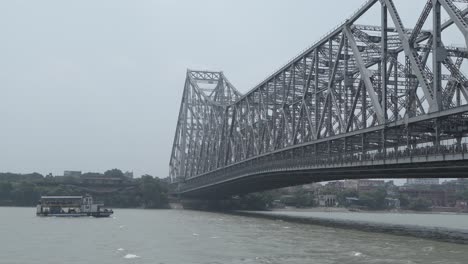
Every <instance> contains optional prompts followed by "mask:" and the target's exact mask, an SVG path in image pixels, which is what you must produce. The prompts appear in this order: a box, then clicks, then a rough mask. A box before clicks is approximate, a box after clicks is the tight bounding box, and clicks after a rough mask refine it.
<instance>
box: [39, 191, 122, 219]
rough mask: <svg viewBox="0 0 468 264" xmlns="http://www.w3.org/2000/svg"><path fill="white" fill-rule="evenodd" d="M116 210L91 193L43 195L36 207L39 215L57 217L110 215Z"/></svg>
mask: <svg viewBox="0 0 468 264" xmlns="http://www.w3.org/2000/svg"><path fill="white" fill-rule="evenodd" d="M113 213H114V211H113V210H112V209H109V208H105V207H104V204H103V203H99V202H94V201H93V197H92V196H91V195H89V194H87V195H85V196H41V199H40V200H39V203H38V204H37V207H36V215H37V216H57V217H80V216H93V217H109V216H110V215H112V214H113Z"/></svg>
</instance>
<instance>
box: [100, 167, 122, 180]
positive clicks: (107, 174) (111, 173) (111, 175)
mask: <svg viewBox="0 0 468 264" xmlns="http://www.w3.org/2000/svg"><path fill="white" fill-rule="evenodd" d="M104 176H105V177H109V178H124V177H125V176H124V173H123V172H122V171H121V170H119V169H112V170H108V171H106V172H104Z"/></svg>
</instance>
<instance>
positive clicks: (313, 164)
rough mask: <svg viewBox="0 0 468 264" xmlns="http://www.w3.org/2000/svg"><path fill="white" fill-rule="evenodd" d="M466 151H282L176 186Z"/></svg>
mask: <svg viewBox="0 0 468 264" xmlns="http://www.w3.org/2000/svg"><path fill="white" fill-rule="evenodd" d="M465 154H468V143H462V144H458V143H455V144H451V145H441V146H424V147H419V148H414V149H405V150H398V151H387V152H386V153H371V154H360V153H350V154H342V153H339V154H338V153H336V154H333V155H330V156H327V157H320V158H318V157H313V156H302V157H290V158H285V157H284V154H280V155H277V156H271V157H268V158H266V159H265V158H262V159H258V160H256V159H254V160H249V161H247V162H246V163H242V164H236V165H235V166H231V167H228V168H225V169H222V170H218V171H215V172H210V173H208V174H206V175H203V177H196V178H192V179H189V180H187V181H186V182H185V183H182V184H181V185H180V187H179V191H182V192H183V191H185V190H190V189H193V188H198V187H201V186H205V185H208V184H211V183H215V182H216V183H220V182H222V181H228V180H234V179H236V178H241V177H245V176H249V175H252V174H264V173H275V172H281V171H290V172H294V171H295V170H307V169H309V170H314V169H320V168H326V167H334V168H336V167H354V166H363V165H366V163H374V162H380V163H394V162H396V161H398V160H403V163H404V162H409V161H410V160H411V159H414V158H423V159H422V160H428V159H431V160H433V159H434V158H437V159H440V160H444V159H445V156H449V155H452V156H453V155H465Z"/></svg>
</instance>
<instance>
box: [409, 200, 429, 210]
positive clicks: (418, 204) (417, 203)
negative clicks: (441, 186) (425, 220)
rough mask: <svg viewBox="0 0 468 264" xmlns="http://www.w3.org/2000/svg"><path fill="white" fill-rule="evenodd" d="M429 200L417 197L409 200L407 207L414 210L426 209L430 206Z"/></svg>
mask: <svg viewBox="0 0 468 264" xmlns="http://www.w3.org/2000/svg"><path fill="white" fill-rule="evenodd" d="M431 205H432V204H431V202H430V201H427V200H425V199H422V198H417V199H415V200H413V201H411V202H410V204H409V207H408V208H409V209H411V210H415V211H427V210H429V208H430V207H431Z"/></svg>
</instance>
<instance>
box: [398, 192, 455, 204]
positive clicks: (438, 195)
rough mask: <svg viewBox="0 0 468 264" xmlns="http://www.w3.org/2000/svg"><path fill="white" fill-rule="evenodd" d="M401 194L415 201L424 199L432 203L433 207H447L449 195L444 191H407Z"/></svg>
mask: <svg viewBox="0 0 468 264" xmlns="http://www.w3.org/2000/svg"><path fill="white" fill-rule="evenodd" d="M400 193H401V194H404V195H407V196H408V197H410V198H413V199H415V198H422V199H424V200H427V201H431V203H432V206H442V207H443V206H447V193H446V192H445V191H443V190H422V189H406V190H402V191H400Z"/></svg>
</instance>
